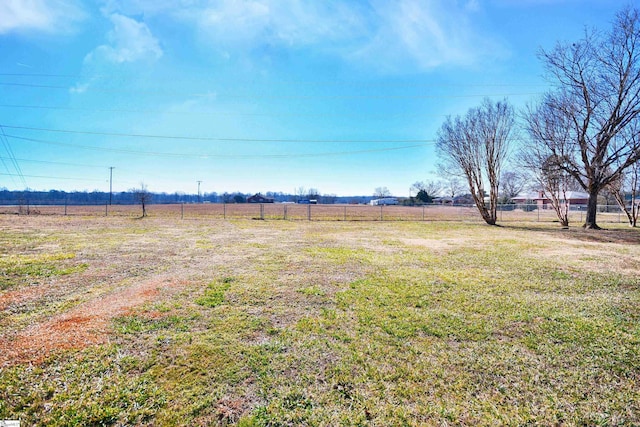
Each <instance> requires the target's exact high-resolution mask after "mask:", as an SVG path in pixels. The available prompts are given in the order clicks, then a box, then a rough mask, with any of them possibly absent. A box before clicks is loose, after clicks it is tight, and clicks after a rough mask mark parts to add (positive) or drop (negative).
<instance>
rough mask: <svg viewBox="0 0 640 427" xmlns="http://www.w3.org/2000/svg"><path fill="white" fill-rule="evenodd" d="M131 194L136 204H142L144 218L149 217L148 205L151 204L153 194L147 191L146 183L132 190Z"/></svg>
mask: <svg viewBox="0 0 640 427" xmlns="http://www.w3.org/2000/svg"><path fill="white" fill-rule="evenodd" d="M130 191H131V193H132V194H133V199H134V200H135V202H136V203H140V205H141V206H142V218H144V217H146V216H147V205H148V204H149V203H151V198H152V194H151V193H150V192H149V191H148V190H147V186H146V185H145V184H144V183H141V184H140V187H139V188H132V189H131V190H130Z"/></svg>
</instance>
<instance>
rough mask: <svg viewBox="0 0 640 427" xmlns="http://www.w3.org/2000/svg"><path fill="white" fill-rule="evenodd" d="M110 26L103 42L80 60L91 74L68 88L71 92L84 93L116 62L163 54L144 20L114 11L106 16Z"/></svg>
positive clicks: (156, 56) (128, 61)
mask: <svg viewBox="0 0 640 427" xmlns="http://www.w3.org/2000/svg"><path fill="white" fill-rule="evenodd" d="M109 19H110V20H111V23H112V24H113V29H112V30H111V31H109V33H108V34H107V41H108V43H107V44H103V45H100V46H98V47H96V48H95V49H94V50H92V51H91V52H89V53H88V54H87V55H86V56H85V57H84V61H83V74H86V75H88V76H91V77H90V78H89V79H88V80H85V81H80V82H78V83H76V85H75V86H73V87H71V88H70V89H69V91H70V92H71V93H80V94H81V93H84V92H86V91H87V90H88V89H89V88H90V87H91V86H92V85H93V84H94V83H95V82H96V81H97V80H99V79H100V76H101V74H102V73H108V72H109V69H110V68H112V67H115V66H117V65H119V64H124V63H135V62H138V61H155V60H157V59H159V58H160V57H161V56H162V55H163V51H162V48H161V47H160V43H159V41H158V39H157V38H156V37H154V35H153V34H152V33H151V30H149V27H148V26H147V25H146V24H145V23H144V22H138V21H136V20H135V19H132V18H129V17H127V16H124V15H120V14H118V13H113V14H111V15H110V16H109Z"/></svg>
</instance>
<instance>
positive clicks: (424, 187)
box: [411, 181, 444, 203]
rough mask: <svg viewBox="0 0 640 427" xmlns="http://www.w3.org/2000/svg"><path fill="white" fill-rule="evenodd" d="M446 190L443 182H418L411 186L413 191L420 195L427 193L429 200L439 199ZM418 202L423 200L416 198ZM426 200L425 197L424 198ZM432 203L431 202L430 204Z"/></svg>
mask: <svg viewBox="0 0 640 427" xmlns="http://www.w3.org/2000/svg"><path fill="white" fill-rule="evenodd" d="M443 188H444V183H443V182H442V181H416V182H414V183H413V184H412V185H411V189H412V190H414V191H416V192H417V193H419V192H420V191H423V192H425V193H427V195H428V196H429V198H430V199H431V198H433V197H438V196H439V195H440V193H441V192H442V190H443ZM416 198H417V199H418V200H421V199H420V198H419V197H417V196H416ZM423 198H424V196H423ZM429 203H430V202H429Z"/></svg>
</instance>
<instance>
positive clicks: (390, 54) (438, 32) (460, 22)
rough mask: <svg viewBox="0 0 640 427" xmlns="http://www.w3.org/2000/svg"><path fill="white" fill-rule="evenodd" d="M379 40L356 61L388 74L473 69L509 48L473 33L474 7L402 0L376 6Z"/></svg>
mask: <svg viewBox="0 0 640 427" xmlns="http://www.w3.org/2000/svg"><path fill="white" fill-rule="evenodd" d="M374 8H375V11H376V15H377V17H378V19H377V23H376V30H375V35H374V36H373V37H372V38H371V39H370V40H369V41H368V42H366V43H365V44H364V45H363V46H362V47H361V48H360V49H358V50H357V51H355V52H354V54H353V59H354V60H358V61H362V62H364V63H365V64H369V65H377V66H379V67H382V68H383V69H386V71H390V72H392V71H400V70H403V69H407V68H410V69H417V70H428V69H432V68H435V67H438V66H448V65H472V64H474V63H477V62H478V61H479V60H481V59H484V58H486V57H497V56H498V55H500V54H501V53H502V52H503V51H504V48H502V47H501V46H500V45H499V44H498V43H497V42H495V41H493V40H491V39H490V38H489V37H488V36H485V35H484V34H482V32H481V31H479V30H477V29H475V28H474V27H473V13H475V11H477V10H478V5H477V4H475V3H474V2H467V3H466V5H463V6H459V5H458V4H457V3H456V2H450V3H449V2H447V3H446V4H445V3H444V2H437V1H430V2H429V1H427V2H425V1H418V0H400V1H397V2H385V1H378V2H376V3H374Z"/></svg>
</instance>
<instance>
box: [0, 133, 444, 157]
mask: <svg viewBox="0 0 640 427" xmlns="http://www.w3.org/2000/svg"><path fill="white" fill-rule="evenodd" d="M7 138H14V139H18V140H22V141H30V142H36V143H42V144H49V145H58V146H63V147H72V148H81V149H84V150H92V151H104V152H115V153H125V154H132V155H142V156H158V157H174V158H175V157H184V158H198V159H207V158H225V159H264V158H271V159H286V158H310V157H335V156H345V155H355V154H366V153H378V152H388V151H397V150H409V149H413V148H420V147H425V146H428V145H431V144H433V142H434V141H431V140H423V143H420V144H413V145H406V146H400V147H390V148H377V149H368V150H354V151H339V152H328V153H305V154H189V153H168V152H159V151H144V150H130V149H123V148H109V147H95V146H89V145H80V144H71V143H66V142H57V141H47V140H42V139H35V138H25V137H21V136H15V135H7Z"/></svg>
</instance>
